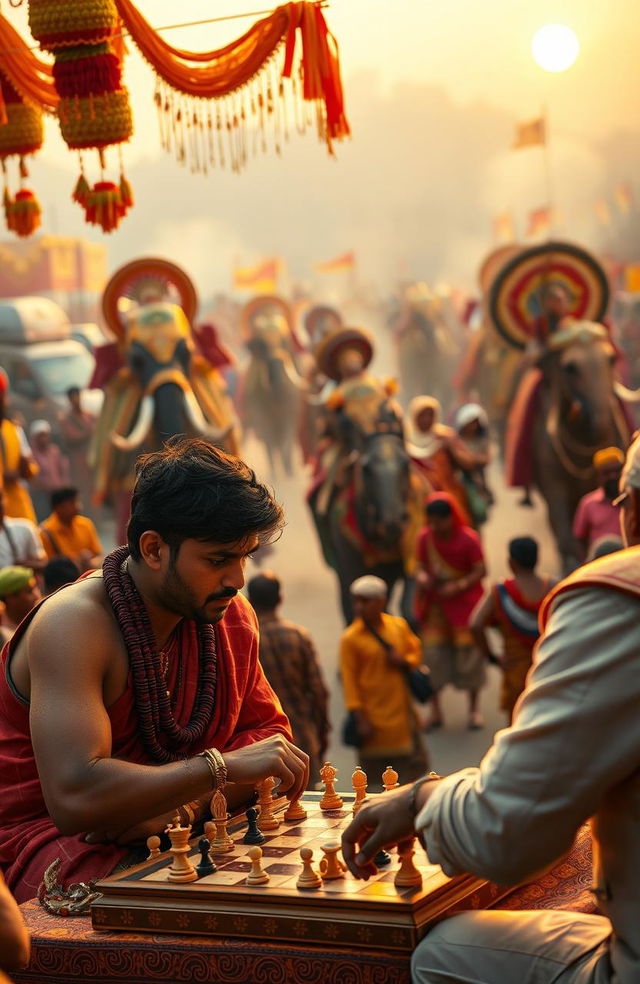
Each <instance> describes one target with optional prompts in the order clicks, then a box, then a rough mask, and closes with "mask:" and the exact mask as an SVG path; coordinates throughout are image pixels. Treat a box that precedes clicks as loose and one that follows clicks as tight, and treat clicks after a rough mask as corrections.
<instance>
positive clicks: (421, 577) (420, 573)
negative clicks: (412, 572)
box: [416, 567, 433, 591]
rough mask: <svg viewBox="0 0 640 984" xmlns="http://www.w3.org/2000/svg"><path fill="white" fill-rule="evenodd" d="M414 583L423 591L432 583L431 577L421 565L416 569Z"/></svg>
mask: <svg viewBox="0 0 640 984" xmlns="http://www.w3.org/2000/svg"><path fill="white" fill-rule="evenodd" d="M416 584H417V585H418V587H420V588H422V590H423V591H428V590H429V588H430V587H431V586H432V585H433V580H432V578H431V577H430V575H429V574H428V573H427V572H426V571H425V569H424V568H423V567H422V568H419V569H418V570H417V571H416Z"/></svg>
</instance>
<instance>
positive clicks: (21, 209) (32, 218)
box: [11, 188, 42, 237]
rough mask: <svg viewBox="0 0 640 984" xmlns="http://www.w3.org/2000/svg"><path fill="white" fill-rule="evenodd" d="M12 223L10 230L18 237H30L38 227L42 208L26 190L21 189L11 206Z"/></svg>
mask: <svg viewBox="0 0 640 984" xmlns="http://www.w3.org/2000/svg"><path fill="white" fill-rule="evenodd" d="M11 213H12V217H13V221H12V224H11V229H12V230H13V232H15V233H16V234H17V235H18V236H23V237H25V236H31V235H32V234H33V233H34V232H35V231H36V229H37V228H38V227H39V225H40V221H41V216H42V208H41V207H40V202H39V201H38V199H37V198H36V196H35V195H34V193H33V192H32V191H29V189H28V188H21V189H20V191H19V192H17V194H16V197H15V199H14V201H13V204H12V205H11Z"/></svg>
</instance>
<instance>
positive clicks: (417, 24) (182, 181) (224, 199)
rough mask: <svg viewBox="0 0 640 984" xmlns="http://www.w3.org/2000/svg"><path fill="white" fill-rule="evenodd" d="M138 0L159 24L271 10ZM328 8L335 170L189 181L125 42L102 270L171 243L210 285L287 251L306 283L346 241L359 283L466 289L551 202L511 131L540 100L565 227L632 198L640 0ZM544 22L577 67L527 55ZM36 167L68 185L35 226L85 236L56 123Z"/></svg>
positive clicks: (310, 141) (536, 156)
mask: <svg viewBox="0 0 640 984" xmlns="http://www.w3.org/2000/svg"><path fill="white" fill-rule="evenodd" d="M138 5H139V7H140V8H141V10H142V11H143V13H144V14H145V16H147V17H148V18H149V20H150V21H151V22H152V23H153V25H154V26H161V25H166V24H173V23H175V22H176V21H178V20H200V19H204V18H207V17H211V16H214V15H215V16H221V15H223V14H225V13H239V12H242V11H246V10H259V9H261V7H262V6H263V4H262V3H261V2H260V0H253V2H252V0H242V2H240V0H218V2H216V4H212V3H211V0H182V2H181V3H180V4H179V5H178V4H176V3H175V2H174V0H172V2H169V0H138ZM265 6H269V5H268V4H266V5H265ZM1 9H2V11H3V13H4V14H5V16H8V17H9V18H10V19H11V21H12V22H13V23H14V24H16V26H19V27H24V24H25V19H26V17H25V10H24V9H18V10H11V9H9V8H8V5H7V3H6V2H5V3H3V4H2V5H1ZM325 16H326V18H327V21H328V24H329V26H330V28H331V30H332V31H333V33H334V34H335V36H336V37H337V39H338V41H339V44H340V50H341V57H342V69H343V76H344V79H345V92H346V100H347V111H348V114H349V117H350V120H351V123H352V128H353V139H352V141H351V142H350V143H349V144H348V145H345V146H343V147H338V159H337V162H336V161H329V160H327V158H326V155H325V154H324V151H323V149H322V147H319V146H318V145H317V143H316V141H315V140H314V138H313V137H312V136H307V137H306V138H302V139H300V140H299V141H293V143H292V144H291V145H290V146H289V147H287V148H286V149H285V152H284V154H283V157H282V159H278V160H274V159H273V158H272V157H268V158H258V159H257V160H256V161H252V162H250V164H249V167H248V168H247V170H246V171H245V172H244V173H243V174H242V175H241V176H240V177H239V178H238V177H236V176H235V175H228V174H225V175H220V174H218V175H216V176H213V177H210V178H208V179H204V178H202V177H192V176H191V175H190V174H189V172H188V170H185V169H184V168H180V167H179V166H178V165H177V164H176V163H175V162H174V161H173V159H172V158H166V159H165V155H164V154H163V152H162V151H161V149H160V146H159V139H158V130H157V122H156V116H155V110H154V108H153V103H152V92H153V76H152V72H151V70H150V69H149V68H148V67H147V66H146V65H145V64H144V63H143V62H142V60H141V58H140V57H139V56H138V55H137V53H136V51H135V48H133V47H132V53H131V56H130V57H129V59H128V60H127V68H126V81H127V84H128V85H129V87H130V90H131V93H132V104H133V109H134V114H135V125H136V134H135V136H134V139H133V141H132V143H131V145H130V146H129V147H127V148H126V150H125V161H126V166H127V169H128V171H129V173H130V175H131V177H132V178H133V179H135V180H134V191H135V193H136V196H137V200H138V204H137V206H136V208H135V209H134V210H133V211H132V213H131V214H130V216H129V217H128V218H127V219H126V221H125V223H124V224H123V226H122V227H121V229H120V230H119V231H118V232H116V233H115V234H114V235H113V236H112V237H111V238H110V240H109V242H110V244H113V245H112V247H111V250H110V251H111V258H112V262H114V263H115V262H120V261H121V260H122V259H128V258H129V257H130V256H131V255H136V254H137V253H139V252H140V251H141V250H158V251H161V252H163V253H164V254H165V255H171V254H172V253H173V252H174V250H175V255H174V258H179V256H182V257H183V258H184V261H185V262H186V263H189V264H191V265H192V267H193V272H194V275H195V276H196V279H197V280H198V281H199V283H200V285H201V286H203V287H206V288H209V286H210V285H211V283H212V282H213V281H214V280H225V279H228V270H229V267H230V265H231V264H232V262H234V261H236V260H239V261H241V262H251V261H252V260H253V259H256V258H258V257H259V256H261V255H265V254H269V253H271V252H281V253H284V254H285V255H287V256H288V257H289V259H290V261H291V265H292V267H293V269H294V270H296V271H297V273H298V275H302V274H303V273H304V271H305V270H308V269H309V267H310V264H311V263H312V262H313V260H314V259H323V258H326V257H327V256H331V255H332V253H333V252H334V251H335V252H342V251H344V250H347V249H352V248H355V249H356V250H357V251H358V255H359V257H360V258H361V260H362V268H363V271H364V273H365V274H366V275H367V276H368V277H375V278H377V279H380V278H381V279H385V275H387V276H388V277H390V278H391V279H393V276H395V273H396V272H397V269H398V268H399V267H401V266H404V267H406V269H408V270H409V272H410V273H411V274H412V275H414V276H421V277H425V278H427V279H430V280H432V279H437V278H443V277H445V278H453V279H456V278H459V279H461V280H464V281H466V282H472V281H473V276H474V271H475V268H476V266H477V263H478V262H479V261H480V259H481V257H482V254H483V253H484V252H486V250H487V249H488V248H490V246H491V217H492V216H493V215H495V214H496V213H497V212H499V211H501V210H503V209H505V208H510V209H512V210H513V212H514V214H515V217H516V220H517V221H518V223H519V225H520V228H521V229H522V228H523V226H524V222H525V219H526V215H527V212H528V211H530V210H531V209H534V208H536V207H538V206H540V205H541V204H544V195H545V188H544V177H543V168H542V162H541V154H540V151H539V150H528V151H523V152H519V153H513V152H512V151H510V149H509V146H510V143H511V139H512V136H513V125H514V122H515V121H516V120H517V119H527V118H530V117H532V116H535V115H536V114H537V113H538V112H539V108H540V106H541V104H542V103H543V102H546V103H547V104H548V106H549V108H550V120H551V130H552V143H551V157H552V174H553V184H554V195H555V197H556V204H557V205H558V206H559V208H560V209H561V210H562V211H563V212H564V214H565V221H566V223H567V225H568V228H567V229H566V230H564V231H565V233H566V234H567V235H570V237H571V238H574V239H579V240H580V241H583V242H585V243H586V244H588V245H592V246H597V245H598V244H599V241H601V240H602V239H603V238H606V237H603V235H602V232H603V231H602V230H600V231H599V230H598V229H597V227H596V226H595V224H594V217H593V208H592V206H593V202H594V200H595V199H596V198H597V197H598V196H599V195H603V194H604V195H607V194H608V193H609V194H610V193H611V192H612V190H613V187H614V186H615V183H617V182H620V181H630V182H631V184H632V185H634V183H635V191H636V195H637V197H639V198H640V186H638V184H637V181H636V177H635V176H636V175H637V174H638V173H639V169H640V123H639V122H638V118H637V111H636V103H637V94H638V92H640V59H639V58H638V57H637V52H638V50H640V0H535V2H533V0H447V2H446V3H445V2H442V0H332V2H331V4H330V6H329V7H328V8H327V9H326V10H325ZM250 22H251V21H250V20H248V21H246V20H236V21H233V22H227V23H224V24H212V25H207V26H199V27H197V28H185V29H180V30H173V31H168V32H164V36H165V37H167V39H169V40H170V41H171V42H172V43H173V44H176V45H178V46H180V47H186V48H189V47H193V48H199V49H203V48H208V47H215V46H218V45H221V44H224V43H226V42H228V41H229V40H231V39H232V38H233V37H236V36H238V35H240V34H241V33H242V31H243V30H244V29H246V26H248V24H249V23H250ZM545 23H565V24H567V25H569V26H570V27H572V28H573V29H574V30H575V31H576V33H577V35H578V37H579V39H580V42H581V46H582V49H581V53H580V57H579V59H578V61H577V62H576V64H575V65H574V66H573V68H571V69H570V70H569V71H568V72H565V73H562V74H558V75H551V74H549V73H545V72H543V71H542V70H541V69H540V68H538V67H537V66H536V65H535V63H534V62H533V59H532V57H531V55H530V42H531V37H532V35H533V33H534V32H535V30H536V29H537V28H538V27H540V26H542V25H543V24H545ZM40 160H41V164H39V165H36V166H35V167H34V170H33V175H34V184H35V183H36V179H37V177H38V174H39V173H42V174H44V173H45V172H44V171H43V170H42V169H43V168H45V169H46V168H47V165H51V167H54V166H56V167H60V168H64V169H67V170H68V172H69V175H70V176H69V177H65V176H64V175H63V174H59V173H58V172H57V171H55V172H54V170H51V169H50V170H47V171H46V174H47V178H46V181H47V189H46V191H45V192H44V193H42V189H39V190H40V191H41V193H42V197H43V199H44V200H45V204H46V206H47V207H46V211H45V228H46V227H47V226H48V228H49V231H57V232H67V231H73V232H74V234H75V233H77V231H78V230H79V228H82V227H81V226H80V223H79V221H78V218H79V217H78V215H77V214H76V213H77V209H76V208H75V206H72V205H71V204H69V203H68V191H69V188H70V187H71V186H72V183H73V180H74V177H73V174H72V173H71V172H73V173H76V170H77V162H76V158H75V155H73V154H70V153H69V151H67V150H66V148H65V147H64V144H62V142H61V140H60V138H59V137H58V136H57V135H56V124H55V123H54V122H53V121H52V122H50V123H49V124H48V141H47V145H46V147H45V149H44V151H43V152H42V153H41V154H40ZM152 161H155V162H156V163H155V164H154V166H153V167H150V164H151V162H152ZM114 164H115V161H114ZM85 228H86V227H85ZM178 242H179V244H180V247H179V249H177V248H176V245H175V244H176V243H178ZM638 252H639V253H640V249H639V250H638ZM390 271H393V273H391V272H390ZM220 286H221V287H223V286H227V285H226V284H223V283H220Z"/></svg>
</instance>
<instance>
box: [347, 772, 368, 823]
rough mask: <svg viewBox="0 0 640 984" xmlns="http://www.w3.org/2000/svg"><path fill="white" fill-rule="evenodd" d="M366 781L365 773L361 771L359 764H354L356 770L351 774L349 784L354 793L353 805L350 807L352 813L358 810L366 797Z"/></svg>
mask: <svg viewBox="0 0 640 984" xmlns="http://www.w3.org/2000/svg"><path fill="white" fill-rule="evenodd" d="M367 782H368V779H367V773H366V772H363V770H362V769H361V768H360V766H359V765H358V766H356V770H355V772H354V773H353V774H352V776H351V785H352V787H353V789H354V791H355V794H356V798H355V800H354V803H353V806H352V807H351V812H352V813H353V814H356V813H357V812H358V810H359V809H360V807H361V806H362V804H363V803H364V801H365V799H366V798H367Z"/></svg>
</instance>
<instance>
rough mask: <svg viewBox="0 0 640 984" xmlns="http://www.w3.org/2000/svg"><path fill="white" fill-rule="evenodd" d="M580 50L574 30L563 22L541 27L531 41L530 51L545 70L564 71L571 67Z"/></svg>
mask: <svg viewBox="0 0 640 984" xmlns="http://www.w3.org/2000/svg"><path fill="white" fill-rule="evenodd" d="M579 52H580V42H579V41H578V38H577V36H576V33H575V31H572V30H571V28H570V27H567V26H566V25H565V24H547V25H546V26H545V27H541V28H540V30H539V31H536V33H535V34H534V36H533V40H532V41H531V53H532V54H533V57H534V59H535V61H536V63H537V64H538V65H539V66H540V68H544V70H545V71H547V72H564V71H566V69H568V68H571V66H572V65H573V63H574V62H575V60H576V58H577V57H578V54H579Z"/></svg>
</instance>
